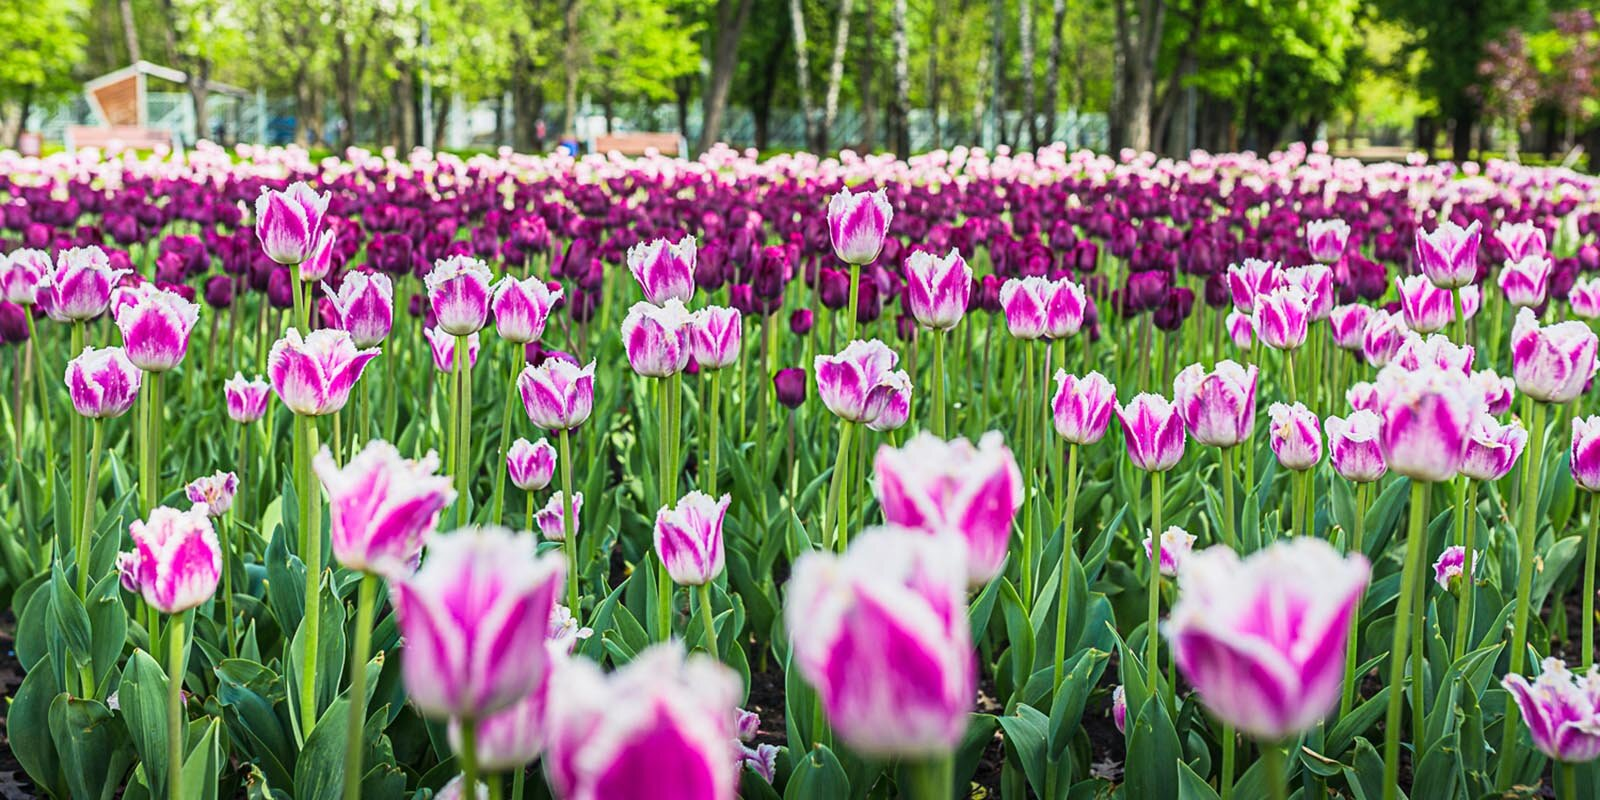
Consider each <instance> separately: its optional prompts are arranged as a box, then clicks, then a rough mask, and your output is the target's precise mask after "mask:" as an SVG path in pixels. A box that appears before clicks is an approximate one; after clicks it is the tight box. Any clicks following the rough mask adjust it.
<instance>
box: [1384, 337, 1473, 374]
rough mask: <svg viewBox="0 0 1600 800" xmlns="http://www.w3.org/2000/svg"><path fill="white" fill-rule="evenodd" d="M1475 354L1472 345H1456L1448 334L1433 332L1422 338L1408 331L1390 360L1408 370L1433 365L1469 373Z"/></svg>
mask: <svg viewBox="0 0 1600 800" xmlns="http://www.w3.org/2000/svg"><path fill="white" fill-rule="evenodd" d="M1476 356H1477V351H1476V350H1475V349H1473V347H1472V345H1470V344H1467V345H1458V344H1456V343H1455V342H1452V341H1450V337H1448V336H1444V335H1442V334H1437V333H1434V334H1429V336H1428V338H1426V339H1424V338H1422V337H1421V336H1420V335H1418V334H1415V333H1408V334H1407V335H1406V336H1405V337H1404V338H1403V339H1402V340H1401V342H1400V349H1398V350H1396V351H1395V353H1394V358H1393V359H1391V360H1392V361H1393V362H1394V363H1396V364H1399V365H1400V366H1402V367H1404V368H1406V369H1409V370H1418V369H1422V368H1423V367H1424V366H1435V367H1438V368H1439V369H1442V370H1447V371H1451V372H1459V373H1461V374H1463V375H1471V374H1472V362H1473V359H1474V358H1475V357H1476Z"/></svg>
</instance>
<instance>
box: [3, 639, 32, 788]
mask: <svg viewBox="0 0 1600 800" xmlns="http://www.w3.org/2000/svg"><path fill="white" fill-rule="evenodd" d="M16 629H17V618H16V617H15V616H13V615H12V614H11V612H10V611H6V612H5V613H4V614H0V696H4V697H7V698H9V697H12V696H14V695H15V694H16V693H17V689H18V688H19V687H21V686H22V663H21V662H20V661H18V660H17V650H16V646H15V645H16V639H15V633H16ZM10 709H11V704H10V703H4V704H0V715H4V714H6V713H8V712H9V711H10ZM36 796H37V793H36V792H35V791H34V788H33V782H32V781H29V780H28V776H27V774H26V773H24V772H23V771H22V764H20V763H18V762H17V757H16V756H15V755H13V754H12V753H11V736H10V735H9V731H8V730H0V800H28V798H33V797H36Z"/></svg>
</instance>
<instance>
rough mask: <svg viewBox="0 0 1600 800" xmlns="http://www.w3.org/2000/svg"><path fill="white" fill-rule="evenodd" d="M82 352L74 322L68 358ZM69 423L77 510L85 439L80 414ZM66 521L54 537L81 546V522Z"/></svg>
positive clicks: (80, 499) (80, 328) (80, 504)
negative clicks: (72, 540)
mask: <svg viewBox="0 0 1600 800" xmlns="http://www.w3.org/2000/svg"><path fill="white" fill-rule="evenodd" d="M82 352H83V322H82V321H75V322H73V323H72V352H71V353H69V354H68V356H69V357H72V358H76V357H77V355H78V354H79V353H82ZM70 423H71V429H72V432H71V438H72V452H70V453H68V457H69V460H70V461H71V472H70V476H71V477H70V478H69V482H70V485H71V493H72V502H71V505H69V506H67V507H68V508H73V509H77V508H83V492H84V488H83V487H84V476H83V455H84V453H83V448H84V438H85V437H84V426H83V423H84V419H83V415H82V414H78V413H74V414H73V415H72V417H71V419H70ZM68 519H69V520H70V522H69V524H68V526H67V527H68V528H69V529H70V530H67V531H57V532H56V535H57V536H58V537H66V536H69V535H73V534H78V536H77V537H76V540H77V543H78V544H81V543H82V542H83V537H82V535H81V531H80V530H79V529H78V523H80V522H81V521H82V520H80V519H77V518H75V517H73V516H69V517H68ZM62 544H63V545H64V544H65V542H63V543H62ZM59 549H60V550H61V552H62V553H65V552H66V547H65V546H63V547H60V548H59ZM80 562H81V559H80ZM83 577H84V576H80V577H79V582H80V583H82V581H83ZM83 594H84V593H83V592H82V591H80V592H79V595H80V596H82V595H83Z"/></svg>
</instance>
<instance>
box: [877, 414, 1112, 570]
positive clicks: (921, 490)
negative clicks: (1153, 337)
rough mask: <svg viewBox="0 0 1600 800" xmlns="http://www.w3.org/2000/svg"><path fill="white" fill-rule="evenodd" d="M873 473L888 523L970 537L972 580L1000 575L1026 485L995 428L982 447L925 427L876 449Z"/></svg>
mask: <svg viewBox="0 0 1600 800" xmlns="http://www.w3.org/2000/svg"><path fill="white" fill-rule="evenodd" d="M1106 413H1107V414H1109V413H1110V411H1109V406H1108V408H1107V411H1106ZM1103 429H1104V425H1103V424H1102V430H1103ZM873 472H874V473H875V475H876V476H877V480H876V481H875V482H874V484H873V489H874V491H875V492H876V494H877V496H878V503H879V505H880V506H882V508H883V519H884V521H885V522H888V523H889V524H891V525H898V526H901V527H904V528H908V529H914V530H921V531H923V532H925V533H927V534H929V535H940V534H943V533H946V532H952V531H953V532H955V533H958V534H960V535H961V538H963V539H965V540H966V543H967V558H966V562H967V582H968V584H969V585H971V586H981V585H983V584H986V583H988V582H989V581H990V580H991V579H993V578H994V576H995V575H998V574H999V573H1000V569H1001V568H1002V567H1003V566H1005V560H1006V546H1007V544H1008V543H1009V542H1010V539H1011V523H1012V521H1013V520H1014V519H1015V518H1016V514H1017V510H1018V509H1019V508H1021V507H1022V499H1023V486H1022V473H1021V471H1020V470H1018V468H1017V462H1016V459H1015V458H1013V457H1012V455H1011V451H1010V449H1008V448H1007V447H1006V446H1005V443H1004V441H1003V437H1002V436H1001V434H1000V433H999V432H998V431H991V432H989V433H987V434H985V435H984V437H983V438H982V439H981V440H980V441H979V443H978V446H977V447H973V446H972V443H971V442H968V441H967V440H966V439H955V440H953V441H950V442H945V441H942V440H940V439H939V438H938V437H937V436H934V435H933V434H931V433H928V432H926V431H924V432H923V433H919V434H917V435H916V436H914V437H912V438H911V440H910V441H909V442H906V444H905V446H903V447H900V448H893V447H889V446H887V445H886V446H883V447H880V448H878V454H877V456H876V457H875V458H874V460H873Z"/></svg>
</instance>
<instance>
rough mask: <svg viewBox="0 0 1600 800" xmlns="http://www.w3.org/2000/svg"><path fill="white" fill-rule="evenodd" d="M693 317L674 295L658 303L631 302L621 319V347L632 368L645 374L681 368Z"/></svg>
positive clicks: (665, 373) (656, 375)
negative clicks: (630, 306)
mask: <svg viewBox="0 0 1600 800" xmlns="http://www.w3.org/2000/svg"><path fill="white" fill-rule="evenodd" d="M692 320H693V317H691V316H690V314H689V311H688V309H686V308H684V307H683V303H682V302H680V301H679V300H677V299H676V298H671V299H668V300H667V301H666V304H665V305H660V306H658V305H654V304H652V303H643V302H641V303H634V304H633V307H632V308H630V309H628V316H627V318H626V319H624V320H623V321H622V347H623V351H624V352H625V353H626V354H627V356H628V364H629V365H630V366H632V367H633V371H634V372H637V373H639V374H640V375H643V376H645V377H647V378H667V377H671V376H672V375H676V374H677V373H679V372H682V371H683V370H684V368H685V367H687V366H688V365H689V355H690V341H689V330H690V327H691V322H692Z"/></svg>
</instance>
